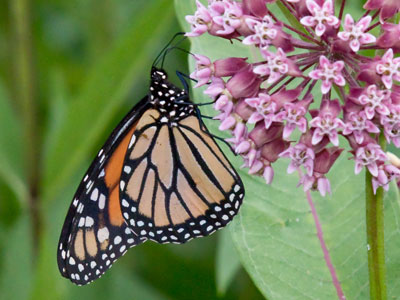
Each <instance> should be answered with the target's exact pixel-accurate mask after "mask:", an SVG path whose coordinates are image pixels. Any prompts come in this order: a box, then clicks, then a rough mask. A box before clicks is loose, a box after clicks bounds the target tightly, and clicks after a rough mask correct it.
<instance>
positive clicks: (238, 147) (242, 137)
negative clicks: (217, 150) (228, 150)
mask: <svg viewBox="0 0 400 300" xmlns="http://www.w3.org/2000/svg"><path fill="white" fill-rule="evenodd" d="M232 135H233V137H232V138H229V139H226V141H227V142H230V143H232V144H233V146H234V150H235V152H236V153H237V154H242V153H247V152H249V150H250V148H251V140H249V138H248V131H247V127H246V125H245V124H243V123H242V122H238V123H237V124H236V127H235V130H233V132H232Z"/></svg>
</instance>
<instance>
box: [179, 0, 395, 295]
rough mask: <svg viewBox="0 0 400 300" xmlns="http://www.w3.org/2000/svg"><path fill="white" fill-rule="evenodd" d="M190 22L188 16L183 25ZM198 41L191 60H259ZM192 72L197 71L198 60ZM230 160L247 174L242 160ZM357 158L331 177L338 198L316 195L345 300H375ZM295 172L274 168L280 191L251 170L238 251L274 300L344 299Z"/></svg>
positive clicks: (199, 98)
mask: <svg viewBox="0 0 400 300" xmlns="http://www.w3.org/2000/svg"><path fill="white" fill-rule="evenodd" d="M176 4H177V7H178V8H179V9H178V10H177V11H178V13H179V12H185V14H193V12H194V11H191V12H187V11H188V10H189V9H190V8H191V6H190V5H191V4H189V3H187V1H185V0H180V1H177V2H176ZM183 17H184V16H183V15H180V19H183ZM191 41H192V48H191V52H193V53H199V54H203V55H206V56H209V57H210V58H211V59H212V60H215V59H218V58H221V57H229V56H241V57H254V56H252V53H251V52H250V51H251V50H249V49H248V48H245V47H243V45H241V44H240V43H239V42H237V41H234V42H233V43H230V42H229V41H226V40H223V39H221V38H216V37H212V36H209V35H204V36H201V37H199V38H193V39H191ZM189 66H190V71H193V70H194V62H193V61H192V60H191V59H189ZM203 90H204V89H194V90H193V99H194V101H195V102H206V101H209V100H208V99H207V98H206V96H205V95H203V94H202V91H203ZM203 114H207V115H215V114H216V112H215V111H213V109H212V108H211V107H205V108H204V109H203ZM205 122H206V124H207V127H208V128H209V129H210V131H211V132H213V133H214V134H216V135H219V136H221V135H223V136H224V137H225V133H221V132H219V131H218V129H217V128H218V122H217V121H208V120H205ZM342 144H343V145H344V144H346V142H345V141H342ZM222 148H223V149H226V147H224V146H222ZM227 154H228V157H229V159H230V160H231V161H232V162H233V164H234V165H235V166H236V168H237V169H239V166H240V165H241V163H242V162H241V159H240V158H238V157H234V156H233V155H232V154H230V153H229V152H227ZM349 157H350V155H349V154H346V153H343V154H342V157H341V158H340V159H339V160H338V161H337V162H336V163H335V165H334V167H333V168H332V170H331V172H330V173H329V175H328V178H329V179H330V181H331V185H332V196H328V197H325V198H323V197H321V196H320V195H319V194H318V193H315V192H313V193H311V194H312V201H313V203H314V205H315V208H316V211H317V214H318V216H319V220H320V222H321V226H322V232H323V237H324V242H325V244H326V246H327V249H328V250H329V254H330V257H331V261H332V264H333V267H334V269H335V272H336V275H337V277H338V280H339V282H340V285H341V288H342V290H343V292H344V295H345V296H346V298H347V299H368V297H369V285H368V268H367V245H366V229H365V194H364V174H363V173H362V174H359V175H358V176H356V175H354V162H353V161H352V160H348V158H349ZM287 164H288V162H287V161H280V162H277V163H275V164H274V170H275V179H274V183H273V184H272V186H267V185H265V183H264V181H263V180H262V179H261V178H257V177H254V176H250V175H248V174H247V172H246V170H240V171H239V173H240V176H241V178H242V179H243V181H244V183H245V188H246V196H245V199H244V204H243V206H242V208H241V210H240V213H239V215H238V216H237V217H236V218H235V219H234V221H233V222H232V225H231V226H230V230H231V232H232V237H233V240H234V243H235V246H236V249H237V250H238V252H239V255H240V258H241V261H242V264H243V266H244V267H245V269H246V270H247V272H248V273H249V274H250V276H251V278H252V279H253V281H254V282H255V284H256V286H257V287H258V288H259V289H260V291H261V292H262V293H263V295H264V296H265V297H267V298H268V299H271V300H272V299H299V298H301V299H337V297H338V296H337V291H336V288H335V286H334V284H333V281H332V276H331V273H330V270H329V268H328V267H327V262H326V260H325V257H324V253H323V251H322V248H321V244H320V241H319V239H318V237H317V231H316V226H315V220H314V218H313V216H312V214H311V213H310V206H309V204H308V202H307V198H306V196H305V194H304V193H303V191H302V189H301V188H296V185H297V183H298V180H299V178H298V176H297V175H288V174H287V173H286V168H287ZM395 192H397V190H395ZM393 193H394V191H390V193H389V194H388V196H387V200H386V203H385V204H386V205H387V207H385V209H386V211H385V213H386V216H385V227H386V228H385V234H386V236H385V238H386V241H387V242H386V245H385V246H386V253H387V257H386V261H387V269H388V278H387V283H388V293H389V295H388V296H389V297H393V298H396V297H398V295H399V293H400V290H399V289H400V284H399V283H398V278H399V272H400V271H399V270H400V266H399V261H400V258H399V257H398V256H400V252H399V251H398V247H399V244H400V241H399V240H400V231H399V222H400V221H399V220H400V209H399V199H398V197H397V195H394V194H393ZM389 199H390V200H389Z"/></svg>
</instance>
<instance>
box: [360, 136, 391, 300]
mask: <svg viewBox="0 0 400 300" xmlns="http://www.w3.org/2000/svg"><path fill="white" fill-rule="evenodd" d="M380 145H381V147H382V149H385V146H386V145H385V141H384V138H382V136H381V137H380ZM365 180H366V182H365V186H366V190H365V192H366V193H365V197H366V213H367V215H366V222H367V247H368V272H369V288H370V299H371V300H386V299H387V296H386V265H385V241H384V205H383V197H384V191H383V188H381V187H380V188H378V189H377V191H376V194H374V190H373V187H372V175H371V173H369V172H368V171H367V172H366V176H365Z"/></svg>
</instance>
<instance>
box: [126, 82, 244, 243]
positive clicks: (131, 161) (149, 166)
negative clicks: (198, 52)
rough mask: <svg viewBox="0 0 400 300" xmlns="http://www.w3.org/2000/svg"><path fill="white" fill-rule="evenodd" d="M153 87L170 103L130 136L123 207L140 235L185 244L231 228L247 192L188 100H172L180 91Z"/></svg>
mask: <svg viewBox="0 0 400 300" xmlns="http://www.w3.org/2000/svg"><path fill="white" fill-rule="evenodd" d="M152 88H153V94H154V95H155V96H154V97H155V98H156V101H157V102H158V103H166V104H165V105H163V106H161V108H160V109H159V110H155V109H153V110H149V111H147V113H149V116H148V117H147V118H144V117H143V118H142V119H141V120H140V121H139V123H138V125H137V127H136V131H135V133H134V134H133V136H132V138H131V141H130V144H131V146H130V147H129V148H128V150H127V152H126V158H125V162H124V167H123V172H122V174H121V185H120V189H121V190H120V195H121V197H120V199H121V209H122V212H123V217H124V218H125V220H126V221H127V223H128V224H129V226H130V228H132V230H133V231H134V232H135V233H136V234H137V235H139V236H140V237H143V238H146V239H150V240H153V241H156V242H159V243H184V242H186V241H188V240H190V239H192V238H196V237H201V236H207V235H209V234H211V233H213V232H214V231H216V230H218V229H220V228H222V227H224V226H226V225H227V224H228V223H229V222H230V221H231V220H232V218H233V217H234V216H235V215H236V214H237V212H238V210H239V207H240V205H241V203H242V199H243V197H244V188H243V184H242V181H241V179H240V177H239V176H238V174H237V173H236V172H235V170H234V169H233V167H232V166H231V164H230V163H229V162H228V160H227V159H226V157H225V156H224V154H223V153H222V151H221V150H220V148H219V147H218V145H217V144H216V142H215V141H214V139H213V138H212V137H211V135H210V134H209V132H208V131H207V130H206V129H205V126H204V124H202V121H201V119H200V118H199V117H198V115H197V111H196V108H195V107H194V106H193V105H191V104H190V103H188V102H187V101H189V99H188V98H186V99H185V100H184V101H183V100H182V103H180V102H179V101H178V102H177V101H173V100H174V99H175V95H176V93H173V94H172V95H171V90H173V88H175V87H174V86H173V85H172V84H170V83H168V82H166V81H165V82H163V81H161V82H158V83H157V82H155V83H154V84H153V86H152ZM181 94H182V93H181ZM171 98H173V99H171ZM169 102H170V103H174V105H167V103H169Z"/></svg>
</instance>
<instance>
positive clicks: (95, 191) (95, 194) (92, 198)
mask: <svg viewBox="0 0 400 300" xmlns="http://www.w3.org/2000/svg"><path fill="white" fill-rule="evenodd" d="M98 197H99V190H98V189H94V190H93V192H92V194H91V195H90V200H93V201H97V198H98Z"/></svg>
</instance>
